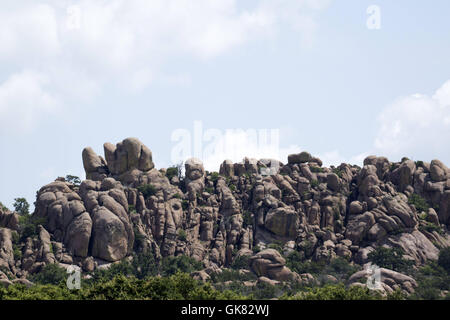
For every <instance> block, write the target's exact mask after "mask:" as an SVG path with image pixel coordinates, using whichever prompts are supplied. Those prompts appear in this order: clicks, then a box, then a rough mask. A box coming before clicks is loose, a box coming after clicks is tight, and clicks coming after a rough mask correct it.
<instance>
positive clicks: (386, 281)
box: [348, 268, 417, 294]
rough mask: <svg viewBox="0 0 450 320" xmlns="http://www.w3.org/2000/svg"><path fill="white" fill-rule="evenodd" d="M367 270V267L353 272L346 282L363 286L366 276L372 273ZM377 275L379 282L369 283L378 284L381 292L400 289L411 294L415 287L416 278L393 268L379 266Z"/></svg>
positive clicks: (387, 292)
mask: <svg viewBox="0 0 450 320" xmlns="http://www.w3.org/2000/svg"><path fill="white" fill-rule="evenodd" d="M367 270H368V269H366V270H362V271H358V272H356V273H355V274H353V275H352V276H351V277H350V278H349V279H348V284H349V285H351V286H363V287H365V286H366V283H367V280H368V278H369V277H371V276H372V273H371V272H368V271H367ZM379 275H380V283H379V284H377V283H371V285H373V286H374V287H375V286H378V290H379V291H381V293H383V294H390V293H393V292H394V291H395V290H400V291H402V292H403V293H404V294H411V293H413V292H414V290H415V288H416V287H417V282H416V280H414V279H413V278H411V277H409V276H407V275H404V274H402V273H399V272H396V271H393V270H389V269H385V268H380V269H379ZM374 279H375V278H374ZM372 281H374V280H372Z"/></svg>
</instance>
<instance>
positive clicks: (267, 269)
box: [250, 249, 298, 281]
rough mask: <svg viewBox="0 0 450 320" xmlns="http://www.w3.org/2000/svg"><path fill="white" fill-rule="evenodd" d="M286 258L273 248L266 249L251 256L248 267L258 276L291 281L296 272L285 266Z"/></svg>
mask: <svg viewBox="0 0 450 320" xmlns="http://www.w3.org/2000/svg"><path fill="white" fill-rule="evenodd" d="M285 264H286V260H285V259H284V258H283V257H282V256H281V254H280V253H279V252H278V251H277V250H274V249H266V250H263V251H261V252H258V253H257V254H255V255H254V256H252V257H251V262H250V267H251V269H252V270H253V272H255V273H256V275H257V276H259V277H267V278H269V279H273V280H277V281H291V280H294V279H296V278H298V274H296V273H295V272H292V271H291V270H289V268H288V267H286V266H285Z"/></svg>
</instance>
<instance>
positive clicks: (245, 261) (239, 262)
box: [230, 256, 250, 270]
mask: <svg viewBox="0 0 450 320" xmlns="http://www.w3.org/2000/svg"><path fill="white" fill-rule="evenodd" d="M230 267H231V269H234V270H239V269H248V268H249V267H250V257H249V256H238V257H236V258H235V259H234V260H233V263H231V265H230Z"/></svg>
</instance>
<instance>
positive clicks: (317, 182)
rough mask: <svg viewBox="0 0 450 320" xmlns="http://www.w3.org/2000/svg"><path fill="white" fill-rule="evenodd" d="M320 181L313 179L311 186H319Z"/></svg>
mask: <svg viewBox="0 0 450 320" xmlns="http://www.w3.org/2000/svg"><path fill="white" fill-rule="evenodd" d="M319 184H320V183H319V181H318V180H311V187H313V188H317V187H318V186H319Z"/></svg>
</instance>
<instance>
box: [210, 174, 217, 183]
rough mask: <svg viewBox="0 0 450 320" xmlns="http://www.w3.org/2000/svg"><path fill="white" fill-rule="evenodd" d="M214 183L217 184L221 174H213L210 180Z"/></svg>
mask: <svg viewBox="0 0 450 320" xmlns="http://www.w3.org/2000/svg"><path fill="white" fill-rule="evenodd" d="M209 179H210V180H211V181H212V182H216V181H217V180H218V179H219V173H218V172H211V176H210V178H209Z"/></svg>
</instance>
